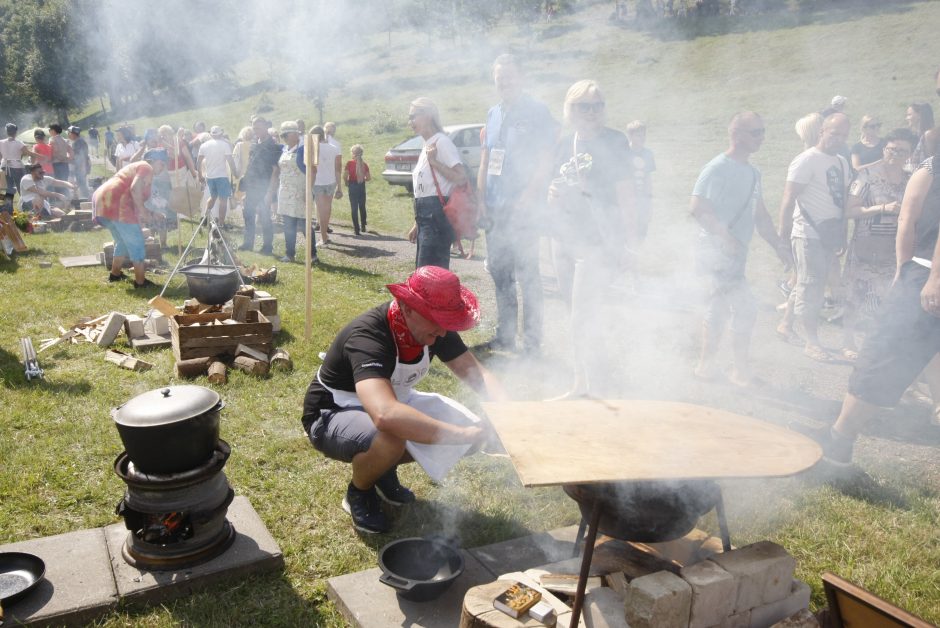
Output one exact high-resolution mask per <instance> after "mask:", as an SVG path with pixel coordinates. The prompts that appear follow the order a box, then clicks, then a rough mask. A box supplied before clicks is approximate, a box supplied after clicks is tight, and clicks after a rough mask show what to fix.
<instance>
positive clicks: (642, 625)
mask: <svg viewBox="0 0 940 628" xmlns="http://www.w3.org/2000/svg"><path fill="white" fill-rule="evenodd" d="M624 607H625V610H626V618H627V623H629V624H630V625H631V626H633V628H659V627H661V626H670V627H671V628H687V627H688V625H689V612H690V610H691V607H692V587H691V586H690V585H689V583H688V582H686V581H685V580H683V579H682V578H680V577H679V576H677V575H675V574H674V573H671V572H669V571H657V572H656V573H652V574H649V575H648V576H641V577H639V578H636V579H635V580H633V582H631V583H630V589H629V591H627V596H626V599H625V600H624Z"/></svg>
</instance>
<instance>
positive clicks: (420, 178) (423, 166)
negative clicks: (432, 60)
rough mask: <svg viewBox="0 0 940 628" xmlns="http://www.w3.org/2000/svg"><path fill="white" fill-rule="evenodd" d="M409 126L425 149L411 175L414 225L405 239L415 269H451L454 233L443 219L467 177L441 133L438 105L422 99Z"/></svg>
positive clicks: (457, 155) (417, 101)
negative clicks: (453, 193)
mask: <svg viewBox="0 0 940 628" xmlns="http://www.w3.org/2000/svg"><path fill="white" fill-rule="evenodd" d="M408 124H410V125H411V128H412V130H413V131H414V132H415V133H417V134H418V135H420V136H421V137H422V138H424V148H423V149H422V150H421V155H420V156H419V157H418V163H417V165H415V167H414V170H412V172H411V181H412V186H413V189H414V195H415V224H414V226H413V227H412V228H411V231H409V232H408V239H409V240H410V241H412V242H415V243H416V244H417V245H418V251H417V254H416V256H415V267H417V268H420V267H422V266H440V267H441V268H450V245H451V244H453V242H454V230H453V229H452V228H451V226H450V223H449V222H448V221H447V216H445V215H444V203H446V202H447V199H448V197H449V196H450V192H451V190H452V189H453V188H454V186H458V185H463V184H464V183H466V182H467V173H466V170H465V167H464V165H463V162H461V160H460V153H459V152H457V147H456V146H455V145H454V142H453V141H452V140H451V139H450V138H449V137H448V136H447V134H445V133H444V132H443V126H442V125H441V116H440V113H438V110H437V105H435V104H434V102H433V101H432V100H431V99H430V98H426V97H423V96H422V97H421V98H417V99H415V100H414V101H413V102H412V103H411V107H410V109H409V110H408Z"/></svg>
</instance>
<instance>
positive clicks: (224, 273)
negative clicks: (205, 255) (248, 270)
mask: <svg viewBox="0 0 940 628" xmlns="http://www.w3.org/2000/svg"><path fill="white" fill-rule="evenodd" d="M179 272H181V273H183V275H185V276H186V285H187V286H188V287H189V296H191V297H192V298H194V299H196V300H197V301H199V302H200V303H205V304H206V305H222V304H223V303H225V302H226V301H228V300H229V299H231V298H232V297H233V296H235V292H236V291H237V290H238V286H240V285H241V275H239V273H238V269H237V268H235V267H234V266H212V265H209V264H190V265H189V266H184V267H183V268H181V269H180V271H179Z"/></svg>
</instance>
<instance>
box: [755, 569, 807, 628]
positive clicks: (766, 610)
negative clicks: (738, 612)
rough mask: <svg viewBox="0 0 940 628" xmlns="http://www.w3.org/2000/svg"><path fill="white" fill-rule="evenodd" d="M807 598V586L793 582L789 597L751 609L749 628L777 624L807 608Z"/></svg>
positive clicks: (767, 627) (765, 627) (763, 627)
mask: <svg viewBox="0 0 940 628" xmlns="http://www.w3.org/2000/svg"><path fill="white" fill-rule="evenodd" d="M809 597H810V590H809V585H808V584H806V583H805V582H800V581H799V580H793V581H792V582H791V586H790V595H788V596H787V597H785V598H783V599H782V600H777V601H776V602H771V603H770V604H764V605H763V606H758V607H757V608H752V609H751V623H750V628H769V627H770V626H773V625H774V624H776V623H777V622H779V621H782V620H784V619H786V618H787V617H790V616H792V615H794V614H796V613H798V612H800V611H801V610H803V609H806V608H809Z"/></svg>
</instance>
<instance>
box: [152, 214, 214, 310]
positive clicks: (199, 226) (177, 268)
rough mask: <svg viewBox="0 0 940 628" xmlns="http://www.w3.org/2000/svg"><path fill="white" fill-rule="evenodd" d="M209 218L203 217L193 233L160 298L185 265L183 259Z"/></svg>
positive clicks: (167, 279) (164, 285)
mask: <svg viewBox="0 0 940 628" xmlns="http://www.w3.org/2000/svg"><path fill="white" fill-rule="evenodd" d="M207 217H208V216H207V215H206V216H203V217H202V220H200V221H199V225H198V226H197V227H196V230H195V231H193V237H191V238H190V239H189V244H187V245H186V248H185V249H184V250H183V254H182V255H180V258H179V259H178V260H176V266H174V267H173V272H171V273H170V276H169V277H167V278H166V282H165V283H164V284H163V289H162V290H161V291H160V296H161V297H162V296H163V293H164V292H166V289H167V287H169V285H170V280H171V279H173V277H174V276H175V275H176V271H178V270H179V268H180V266H182V264H183V259H184V258H185V257H186V254H187V253H189V249H191V248H192V246H193V242H194V241H195V240H196V236H197V235H199V230H200V229H202V225H204V224H205V223H206V218H207Z"/></svg>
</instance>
